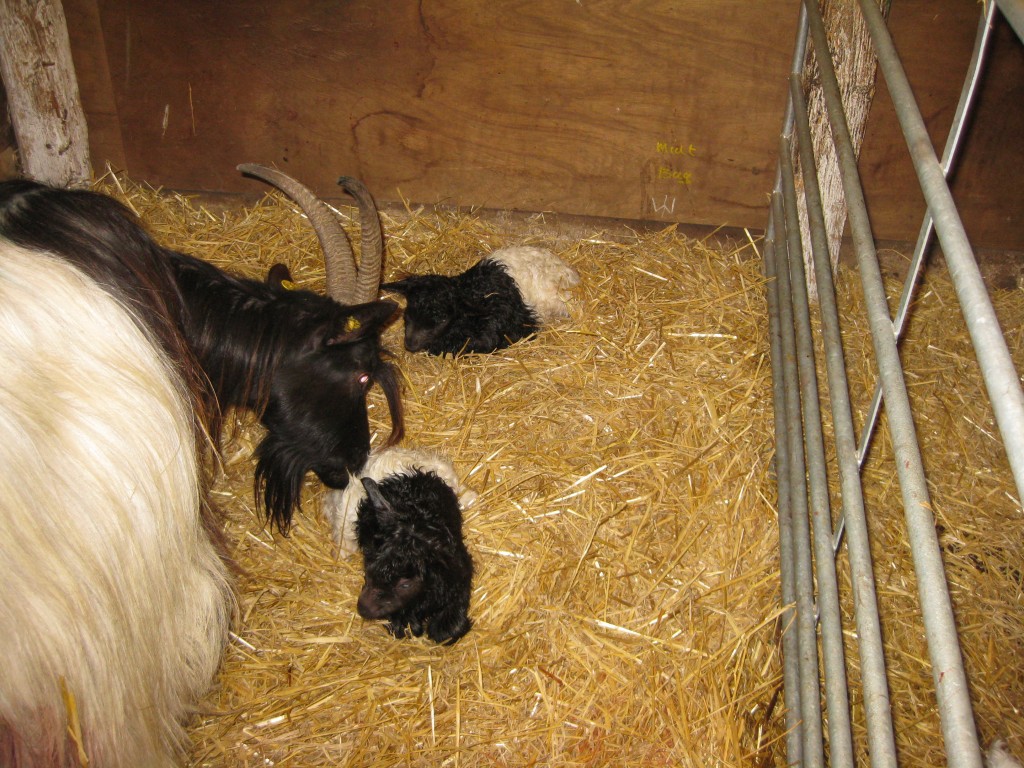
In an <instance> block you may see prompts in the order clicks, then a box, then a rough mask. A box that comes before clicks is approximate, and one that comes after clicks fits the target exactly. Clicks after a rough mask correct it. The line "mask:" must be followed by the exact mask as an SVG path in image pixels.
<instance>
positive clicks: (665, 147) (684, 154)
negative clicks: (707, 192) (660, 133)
mask: <svg viewBox="0 0 1024 768" xmlns="http://www.w3.org/2000/svg"><path fill="white" fill-rule="evenodd" d="M654 148H655V150H656V151H657V153H658V154H659V155H669V156H671V157H672V158H673V159H677V158H678V159H683V158H690V157H696V156H697V147H696V146H695V145H693V144H688V143H686V142H672V141H656V142H655V143H654ZM676 165H677V163H675V162H673V163H672V165H669V164H667V163H665V164H661V163H660V162H659V164H658V166H657V171H656V175H655V179H656V180H657V181H674V182H675V183H676V184H681V185H683V186H685V187H688V186H690V185H691V184H693V172H692V171H689V170H687V169H685V168H678V167H675V166H676Z"/></svg>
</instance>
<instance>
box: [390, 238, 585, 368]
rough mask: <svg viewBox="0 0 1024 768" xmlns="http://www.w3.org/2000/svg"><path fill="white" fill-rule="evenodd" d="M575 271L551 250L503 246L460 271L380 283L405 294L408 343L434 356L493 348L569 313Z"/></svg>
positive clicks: (505, 344)
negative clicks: (567, 304) (456, 273)
mask: <svg viewBox="0 0 1024 768" xmlns="http://www.w3.org/2000/svg"><path fill="white" fill-rule="evenodd" d="M578 283H579V276H578V275H577V273H576V271H575V270H574V269H573V268H572V267H570V266H568V265H567V264H565V263H564V262H563V261H562V260H561V259H559V258H558V257H557V256H556V255H555V254H553V253H552V252H551V251H548V250H545V249H541V248H534V247H532V246H512V247H508V248H501V249H499V250H497V251H494V252H493V253H491V254H489V255H488V256H485V257H484V258H482V259H481V260H480V261H479V262H477V263H476V264H474V265H473V266H472V267H470V268H469V269H467V270H466V271H465V272H463V273H462V274H459V275H452V276H445V275H412V276H409V277H406V278H403V279H401V280H395V281H393V282H388V283H384V284H383V285H381V288H382V289H384V290H386V291H394V292H396V293H400V294H402V295H403V296H405V299H406V307H405V313H404V318H405V348H406V349H408V350H409V351H410V352H428V353H430V354H432V355H448V354H450V355H461V354H472V353H487V352H494V351H496V350H499V349H504V348H505V347H507V346H509V345H510V344H513V343H515V342H517V341H519V340H520V339H523V338H526V337H527V336H530V335H531V334H533V333H536V332H537V331H538V330H540V328H541V327H542V326H543V325H545V324H547V323H550V322H552V321H554V320H557V319H559V318H563V317H566V316H568V314H569V311H568V308H567V306H566V301H567V297H568V293H569V291H570V290H571V289H572V287H573V286H575V285H576V284H578Z"/></svg>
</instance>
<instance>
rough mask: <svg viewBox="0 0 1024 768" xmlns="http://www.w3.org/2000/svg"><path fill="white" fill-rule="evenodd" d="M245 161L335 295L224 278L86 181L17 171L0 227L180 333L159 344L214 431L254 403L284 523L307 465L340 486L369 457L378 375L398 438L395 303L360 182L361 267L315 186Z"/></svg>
mask: <svg viewBox="0 0 1024 768" xmlns="http://www.w3.org/2000/svg"><path fill="white" fill-rule="evenodd" d="M241 168H242V169H243V170H244V171H245V172H246V173H250V174H252V175H258V176H260V178H264V179H265V180H268V181H270V182H271V183H273V184H275V185H276V186H278V187H280V188H282V189H283V190H284V191H285V192H286V193H288V194H289V195H290V196H291V197H292V198H293V199H295V200H296V202H298V203H299V204H300V206H302V207H303V209H304V210H305V211H306V213H307V215H308V216H309V218H310V221H311V222H312V223H313V225H314V227H315V228H316V229H317V234H318V236H319V237H320V242H321V245H322V247H323V248H324V255H325V258H326V259H327V261H328V283H329V287H330V289H331V290H332V291H334V296H335V297H338V294H342V295H341V296H340V298H339V299H338V301H335V299H334V298H328V297H325V296H320V295H317V294H315V293H311V292H309V291H301V290H286V289H284V288H283V287H281V286H280V285H278V284H266V283H263V282H260V281H257V280H248V279H243V278H238V277H234V276H231V275H228V274H227V273H225V272H223V271H221V270H219V269H217V268H216V267H214V266H212V265H210V264H208V263H206V262H204V261H201V260H199V259H196V258H194V257H192V256H188V255H185V254H182V253H178V252H175V251H173V250H170V249H167V248H163V247H161V246H160V245H159V244H157V243H156V242H155V241H154V240H153V239H152V238H151V237H150V236H149V235H148V234H147V232H146V231H145V230H144V229H143V228H142V227H141V226H140V224H139V222H138V219H137V218H136V217H135V216H134V214H132V213H131V212H130V211H129V210H128V209H127V208H126V207H125V206H123V205H122V204H120V203H118V202H117V201H115V200H114V199H112V198H110V197H107V196H105V195H101V194H98V193H94V192H90V191H86V190H66V189H56V188H52V187H47V186H44V185H42V184H38V183H35V182H31V181H25V180H15V181H9V182H5V183H2V184H0V235H3V236H4V237H6V238H8V239H9V240H11V241H12V242H15V243H18V244H21V245H24V246H27V247H31V248H35V249H38V250H45V251H49V252H51V253H55V254H57V255H60V256H61V257H63V258H65V259H66V260H68V261H69V262H71V263H73V264H75V265H76V266H78V267H79V268H81V269H82V270H83V271H84V272H85V273H86V274H88V275H89V276H90V277H92V278H93V279H95V280H96V281H97V282H98V283H100V284H101V285H109V286H113V287H115V288H116V289H117V292H118V293H120V294H122V295H127V296H128V297H130V301H131V303H132V305H133V306H132V309H133V310H134V311H136V312H137V313H138V314H140V315H141V316H142V317H143V318H144V319H145V320H146V321H147V323H148V324H149V325H151V326H152V327H154V328H155V329H157V336H158V337H159V338H161V339H176V338H179V336H178V335H177V334H176V333H175V331H177V332H178V333H180V335H181V336H183V337H184V340H185V344H184V345H181V344H178V345H176V348H169V349H168V350H167V351H168V352H169V354H170V355H171V358H172V359H174V360H175V361H177V362H178V363H179V364H180V365H181V367H182V370H183V371H184V372H185V375H186V376H187V377H189V378H190V380H191V381H192V382H193V383H197V384H198V385H199V386H202V387H203V388H204V390H205V392H206V398H205V401H206V402H205V407H206V408H207V409H208V410H209V411H210V412H211V413H212V414H214V415H213V416H212V417H210V419H209V423H211V424H212V425H213V427H214V431H216V430H217V428H218V427H219V426H220V414H222V413H223V411H225V410H226V409H228V408H230V407H241V408H247V409H251V410H253V411H255V412H256V413H257V414H258V415H259V418H260V419H261V421H262V422H263V424H264V425H265V426H266V428H267V434H266V437H265V438H264V439H263V441H262V442H261V444H260V445H259V446H258V448H257V450H256V455H257V459H258V461H257V467H256V476H255V488H256V493H257V499H258V500H260V501H261V502H262V504H263V506H264V509H265V512H266V514H267V515H268V517H269V518H270V520H271V521H272V522H273V523H274V524H276V525H277V527H278V528H279V529H280V530H282V531H287V529H288V527H289V525H290V523H291V516H292V512H293V510H294V508H295V507H296V506H298V505H299V503H300V500H301V489H302V481H303V478H304V476H305V474H306V472H308V471H310V470H312V471H313V472H315V473H316V474H317V475H318V476H319V477H320V479H321V480H322V481H323V482H324V484H325V485H328V486H329V487H334V488H343V487H344V486H345V485H346V484H347V483H348V479H349V472H350V471H352V472H354V471H358V469H359V468H360V467H361V466H362V465H363V463H364V462H365V460H366V457H367V455H368V453H369V449H370V431H369V421H368V417H367V411H366V393H367V390H368V389H369V388H370V386H371V385H372V384H373V383H374V382H376V383H378V384H380V386H381V388H382V389H383V391H384V394H385V396H386V398H387V402H388V406H389V410H390V412H391V419H392V433H391V437H390V439H389V441H388V444H390V443H392V442H395V441H397V440H398V439H400V438H401V435H402V431H403V421H402V412H401V403H400V399H399V391H398V383H397V381H396V378H395V375H394V372H393V369H392V367H391V366H390V364H388V363H387V362H386V361H385V360H384V359H382V355H383V354H384V351H383V350H382V349H381V346H380V333H381V330H382V329H383V327H384V326H385V325H386V324H387V323H388V321H389V320H390V318H391V317H392V316H393V315H394V314H395V312H396V310H397V305H396V304H394V303H392V302H388V301H374V300H373V299H374V298H375V297H376V292H377V288H376V286H377V284H378V282H379V274H380V250H381V248H380V244H379V243H380V234H379V221H377V213H376V209H375V207H374V206H373V204H372V200H370V198H369V195H368V194H367V193H366V192H365V189H364V188H362V185H360V184H359V183H358V182H355V181H354V180H351V179H343V180H342V181H341V182H340V183H342V184H343V186H345V188H346V189H347V190H348V191H350V192H352V193H353V194H354V196H355V197H356V198H357V199H358V200H359V202H360V207H361V209H362V215H363V229H364V232H366V231H367V230H371V231H372V230H373V229H374V228H376V230H377V241H376V243H374V242H373V239H372V236H371V237H370V238H369V239H364V241H363V242H364V251H363V253H364V258H363V260H362V264H361V265H360V267H359V270H358V273H357V270H356V269H355V267H354V265H353V257H352V252H351V249H350V247H349V244H348V240H347V238H346V236H345V233H344V231H343V230H342V228H341V226H340V224H339V223H338V222H337V220H336V219H335V218H334V217H333V214H331V213H330V211H329V209H327V207H326V205H325V204H324V203H322V202H321V201H319V200H318V199H316V197H315V196H314V195H313V194H312V192H310V191H309V190H308V189H306V188H305V187H302V186H301V185H299V184H298V183H297V182H295V181H294V180H292V179H289V178H288V177H286V176H284V175H283V174H279V173H278V172H276V171H272V170H271V169H266V168H263V167H262V166H242V167H241ZM353 190H354V191H353ZM371 216H372V219H373V222H372V224H370V223H369V222H368V221H367V219H369V218H370V217H371ZM364 238H365V236H364ZM111 254H116V255H117V258H112V257H111ZM374 262H375V263H374ZM125 263H129V264H131V266H132V270H133V272H132V273H131V274H128V273H127V272H126V270H125V267H124V264H125ZM374 274H376V275H377V276H376V277H374ZM140 276H141V277H140ZM353 289H356V290H355V291H353ZM360 292H361V293H360ZM339 301H340V302H342V303H339ZM346 304H348V305H350V306H346ZM170 326H174V327H173V328H172V327H170ZM161 328H165V329H166V332H165V333H160V332H159V329H161Z"/></svg>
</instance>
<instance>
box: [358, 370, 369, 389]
mask: <svg viewBox="0 0 1024 768" xmlns="http://www.w3.org/2000/svg"><path fill="white" fill-rule="evenodd" d="M359 385H360V386H363V387H368V386H369V385H370V374H368V373H361V374H359Z"/></svg>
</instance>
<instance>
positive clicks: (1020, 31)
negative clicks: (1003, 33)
mask: <svg viewBox="0 0 1024 768" xmlns="http://www.w3.org/2000/svg"><path fill="white" fill-rule="evenodd" d="M988 5H995V3H994V2H993V0H988ZM999 10H1000V11H1002V12H1003V16H1004V17H1006V20H1007V21H1008V22H1010V26H1011V27H1013V31H1014V32H1016V33H1017V37H1019V38H1020V40H1021V42H1022V43H1024V0H999Z"/></svg>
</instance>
